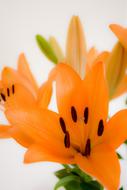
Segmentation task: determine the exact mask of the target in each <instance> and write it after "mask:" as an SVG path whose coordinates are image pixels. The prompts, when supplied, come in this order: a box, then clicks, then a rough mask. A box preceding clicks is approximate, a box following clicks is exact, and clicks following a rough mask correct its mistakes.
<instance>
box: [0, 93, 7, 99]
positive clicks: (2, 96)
mask: <svg viewBox="0 0 127 190" xmlns="http://www.w3.org/2000/svg"><path fill="white" fill-rule="evenodd" d="M0 95H1V98H2V100H3V101H6V96H5V95H4V94H3V93H1V94H0Z"/></svg>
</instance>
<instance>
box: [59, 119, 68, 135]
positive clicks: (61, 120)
mask: <svg viewBox="0 0 127 190" xmlns="http://www.w3.org/2000/svg"><path fill="white" fill-rule="evenodd" d="M59 121H60V126H61V129H62V131H63V132H64V133H65V134H66V132H67V131H66V125H65V122H64V119H63V118H62V117H60V119H59Z"/></svg>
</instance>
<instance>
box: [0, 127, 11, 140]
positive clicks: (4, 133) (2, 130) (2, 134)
mask: <svg viewBox="0 0 127 190" xmlns="http://www.w3.org/2000/svg"><path fill="white" fill-rule="evenodd" d="M10 128H11V126H8V125H0V138H10V134H9V132H8V131H9V129H10Z"/></svg>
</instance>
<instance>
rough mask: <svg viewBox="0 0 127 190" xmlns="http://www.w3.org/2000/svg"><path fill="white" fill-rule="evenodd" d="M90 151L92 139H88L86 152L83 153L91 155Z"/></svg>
mask: <svg viewBox="0 0 127 190" xmlns="http://www.w3.org/2000/svg"><path fill="white" fill-rule="evenodd" d="M90 152H91V141H90V139H87V142H86V147H85V152H84V154H83V155H84V156H90Z"/></svg>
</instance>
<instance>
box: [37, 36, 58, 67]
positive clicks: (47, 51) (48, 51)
mask: <svg viewBox="0 0 127 190" xmlns="http://www.w3.org/2000/svg"><path fill="white" fill-rule="evenodd" d="M36 41H37V44H38V46H39V48H40V50H41V51H42V52H43V53H44V55H45V56H46V57H47V58H48V59H49V60H50V61H52V62H53V63H55V64H57V63H58V59H57V57H56V55H55V53H54V51H53V49H52V47H51V45H50V43H49V42H48V41H47V40H46V39H45V38H44V37H43V36H41V35H39V34H38V35H36Z"/></svg>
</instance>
